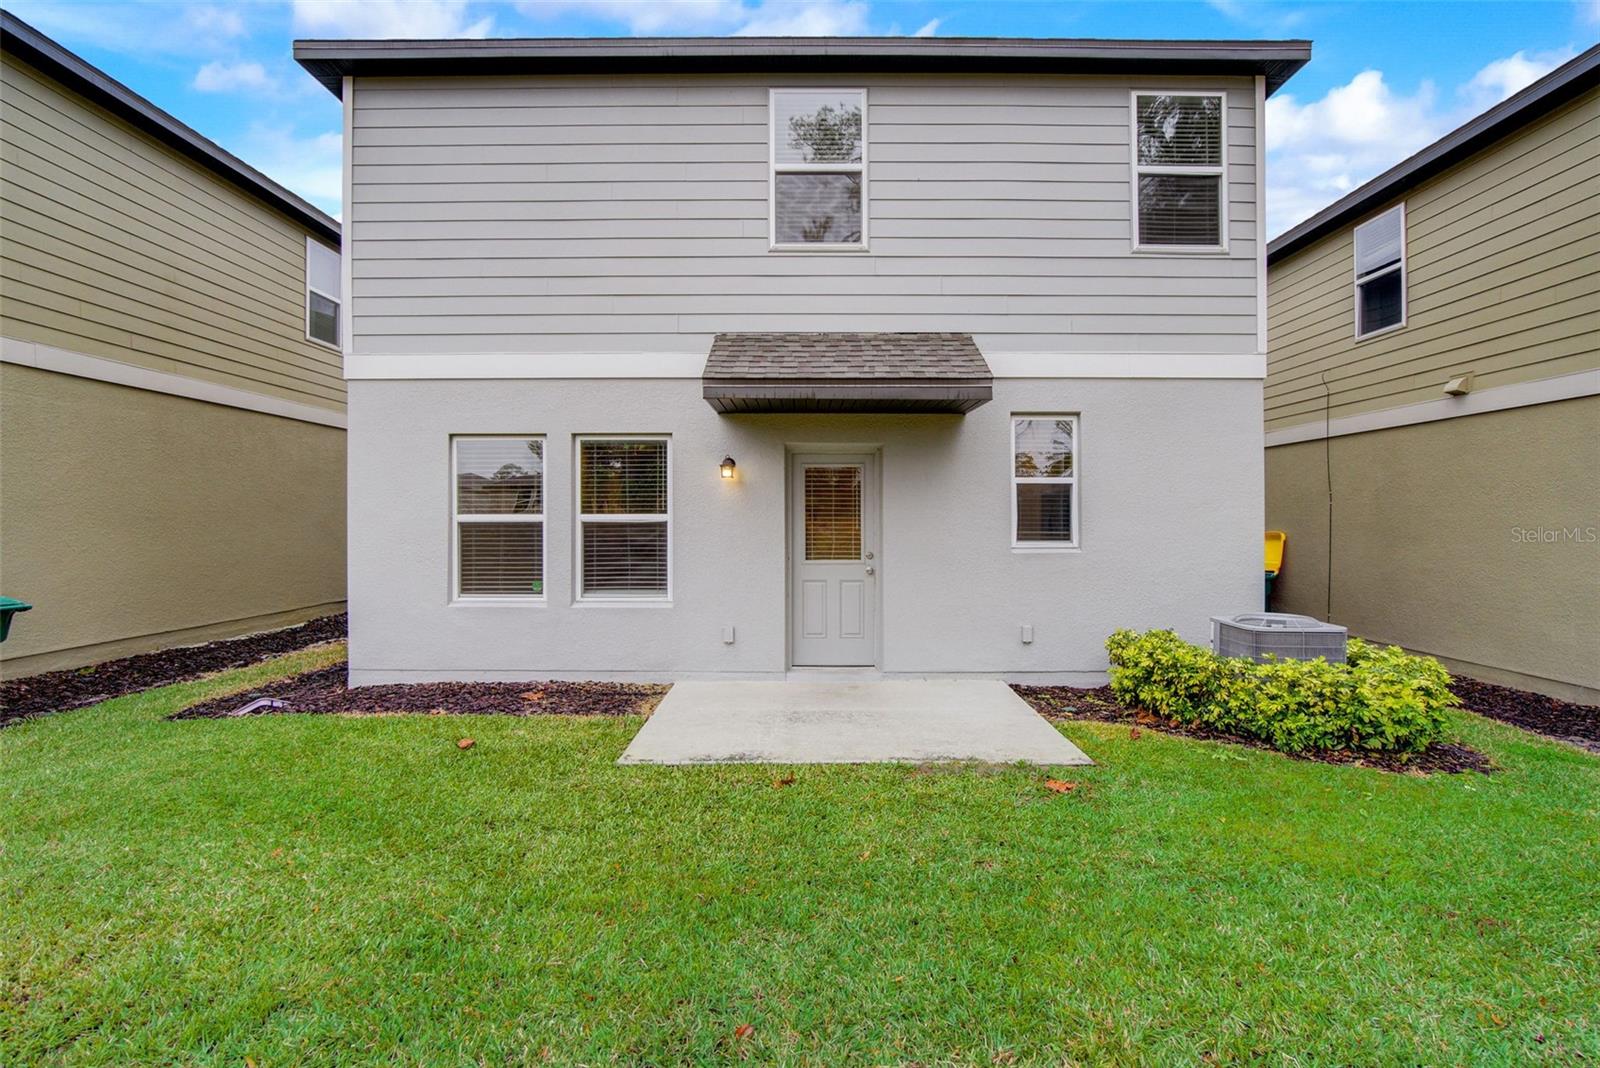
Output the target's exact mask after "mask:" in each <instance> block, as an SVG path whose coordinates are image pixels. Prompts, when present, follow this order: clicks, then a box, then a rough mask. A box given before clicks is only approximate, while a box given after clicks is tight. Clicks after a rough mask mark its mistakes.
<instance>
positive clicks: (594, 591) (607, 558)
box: [578, 438, 671, 598]
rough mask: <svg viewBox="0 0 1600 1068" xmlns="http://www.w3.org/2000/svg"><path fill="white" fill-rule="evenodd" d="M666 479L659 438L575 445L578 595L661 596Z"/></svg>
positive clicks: (667, 509) (667, 510) (664, 449)
mask: <svg viewBox="0 0 1600 1068" xmlns="http://www.w3.org/2000/svg"><path fill="white" fill-rule="evenodd" d="M668 477H669V476H668V450H667V441H666V439H665V438H616V439H585V440H581V441H580V442H579V446H578V512H579V534H580V539H581V542H582V545H581V550H580V559H581V571H580V576H581V577H580V587H579V588H580V593H581V594H582V595H584V596H597V597H623V598H625V597H637V598H658V597H665V596H667V593H668V574H667V572H668V559H669V557H668V549H669V537H670V529H669V528H670V522H671V517H670V501H669V484H668Z"/></svg>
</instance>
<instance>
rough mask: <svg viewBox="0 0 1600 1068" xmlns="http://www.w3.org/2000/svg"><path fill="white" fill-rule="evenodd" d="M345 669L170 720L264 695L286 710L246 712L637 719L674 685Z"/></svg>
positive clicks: (206, 714)
mask: <svg viewBox="0 0 1600 1068" xmlns="http://www.w3.org/2000/svg"><path fill="white" fill-rule="evenodd" d="M345 667H346V665H344V664H335V665H334V666H333V667H328V668H323V669H322V670H321V671H312V672H309V673H307V674H305V675H296V676H294V677H292V678H287V679H283V680H281V681H279V682H275V683H272V684H271V685H268V686H263V687H261V688H259V689H256V690H250V691H247V692H245V693H236V694H232V695H231V696H228V697H218V698H214V699H213V700H210V701H204V702H202V703H200V704H197V705H190V706H189V707H188V708H185V709H182V710H181V711H179V712H175V713H173V714H172V715H171V716H169V717H167V718H168V719H227V718H231V717H234V716H237V715H240V711H239V710H240V709H241V708H243V707H244V706H246V705H248V704H250V703H251V702H253V701H256V700H258V699H260V698H273V699H275V700H279V701H282V702H283V703H284V704H283V707H281V708H272V707H264V708H258V709H255V710H253V711H251V712H247V713H244V714H245V715H251V716H257V715H273V714H282V713H286V712H289V713H294V712H309V713H323V714H326V713H330V712H331V713H341V714H346V715H393V714H399V713H416V712H422V713H427V714H431V715H472V716H571V715H579V716H631V715H636V714H642V713H645V712H649V711H651V710H652V709H654V708H655V706H656V703H657V702H658V701H660V700H661V697H662V695H663V694H665V693H666V692H667V689H668V687H666V686H656V685H650V684H646V683H621V682H412V683H405V684H403V685H398V686H358V687H356V688H355V689H353V690H352V689H350V688H349V687H348V686H346V685H345Z"/></svg>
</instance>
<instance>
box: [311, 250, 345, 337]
mask: <svg viewBox="0 0 1600 1068" xmlns="http://www.w3.org/2000/svg"><path fill="white" fill-rule="evenodd" d="M342 273H343V270H342V268H341V267H340V266H339V250H338V249H333V248H329V247H328V246H327V245H324V244H323V243H322V242H320V241H318V240H316V239H315V238H310V237H308V238H306V337H308V338H310V339H311V340H312V341H320V342H322V343H323V344H324V345H332V346H333V347H334V348H338V347H339V305H340V304H341V302H342V301H341V298H340V295H339V292H340V290H339V276H340V275H341V274H342Z"/></svg>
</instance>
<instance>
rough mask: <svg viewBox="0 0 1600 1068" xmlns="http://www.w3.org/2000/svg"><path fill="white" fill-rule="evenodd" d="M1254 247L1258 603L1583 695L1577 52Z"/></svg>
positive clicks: (1590, 546)
mask: <svg viewBox="0 0 1600 1068" xmlns="http://www.w3.org/2000/svg"><path fill="white" fill-rule="evenodd" d="M1267 256H1268V263H1269V273H1270V287H1271V312H1270V315H1271V319H1272V351H1271V358H1270V364H1269V374H1268V376H1267V384H1266V404H1267V407H1266V429H1267V521H1268V523H1269V525H1270V526H1272V527H1275V528H1279V529H1283V530H1285V531H1287V532H1288V534H1289V552H1288V563H1287V567H1286V568H1285V570H1284V574H1283V577H1282V578H1281V579H1280V580H1279V583H1278V586H1277V589H1276V590H1275V591H1274V601H1275V604H1274V607H1279V608H1282V609H1284V610H1287V611H1294V612H1304V613H1307V614H1310V615H1316V616H1324V615H1331V617H1332V618H1333V619H1334V620H1336V621H1337V622H1340V623H1344V624H1346V625H1347V626H1349V627H1350V629H1351V632H1352V633H1358V634H1362V635H1364V636H1367V637H1370V638H1374V639H1378V640H1381V641H1387V642H1395V643H1397V644H1400V645H1404V646H1407V647H1409V648H1412V649H1416V650H1419V651H1421V652H1426V653H1431V654H1433V655H1434V656H1438V657H1441V658H1442V659H1444V661H1445V663H1446V664H1447V665H1448V666H1449V667H1450V668H1451V669H1452V670H1454V671H1460V672H1462V673H1465V674H1469V675H1475V676H1479V677H1482V678H1486V679H1489V680H1491V681H1494V682H1500V683H1506V684H1510V685H1514V686H1520V687H1524V688H1527V689H1533V690H1539V691H1543V692H1546V693H1550V694H1553V695H1555V696H1558V697H1565V698H1568V699H1576V700H1583V701H1594V700H1597V699H1600V473H1597V472H1600V47H1595V48H1591V49H1589V50H1588V51H1587V52H1584V53H1583V54H1582V55H1580V56H1577V57H1576V58H1574V59H1573V60H1572V61H1571V62H1569V63H1567V64H1565V65H1563V66H1562V67H1560V68H1558V69H1557V70H1554V71H1552V72H1551V73H1550V74H1549V75H1548V76H1546V77H1545V78H1542V79H1540V80H1539V81H1537V82H1535V83H1534V84H1532V85H1530V86H1528V87H1527V88H1526V89H1524V90H1522V91H1521V92H1519V93H1517V94H1516V95H1514V96H1512V97H1510V98H1509V99H1507V100H1506V101H1504V102H1503V103H1501V104H1498V105H1496V106H1495V107H1493V108H1491V109H1489V110H1488V111H1486V112H1484V113H1483V114H1482V115H1479V116H1478V117H1476V118H1474V119H1473V120H1472V121H1471V122H1468V123H1467V124H1465V125H1464V126H1462V127H1460V128H1459V129H1457V130H1454V131H1452V132H1451V133H1449V134H1447V135H1446V136H1445V137H1443V138H1442V139H1440V140H1439V141H1438V142H1436V143H1435V144H1432V145H1430V146H1428V147H1427V148H1425V149H1423V150H1422V151H1421V152H1419V153H1417V154H1416V155H1415V156H1413V157H1411V158H1410V159H1407V160H1405V161H1403V162H1401V163H1399V164H1397V165H1396V166H1395V167H1394V168H1393V169H1391V170H1389V171H1388V172H1386V173H1384V174H1381V175H1379V176H1378V177H1377V178H1374V179H1373V180H1372V181H1371V182H1368V183H1367V184H1365V185H1363V186H1361V187H1360V188H1358V189H1354V190H1352V191H1351V192H1350V193H1349V194H1348V195H1347V196H1345V197H1343V198H1341V199H1340V200H1338V201H1336V202H1335V203H1333V204H1331V205H1329V206H1328V207H1327V208H1326V209H1324V210H1323V211H1320V212H1318V213H1317V214H1316V215H1314V216H1312V217H1311V218H1309V219H1307V220H1306V221H1305V222H1303V223H1301V224H1300V225H1299V226H1296V227H1294V228H1293V229H1292V230H1289V231H1288V232H1287V233H1285V234H1283V235H1282V236H1280V237H1278V238H1277V239H1276V240H1274V241H1273V242H1272V243H1271V245H1270V246H1268V253H1267Z"/></svg>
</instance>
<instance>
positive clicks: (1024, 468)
mask: <svg viewBox="0 0 1600 1068" xmlns="http://www.w3.org/2000/svg"><path fill="white" fill-rule="evenodd" d="M1043 422H1044V420H1042V419H1026V420H1023V421H1022V422H1021V423H1020V424H1019V426H1018V432H1017V475H1018V477H1020V478H1061V477H1063V476H1066V475H1070V474H1072V421H1071V420H1070V419H1056V420H1053V421H1052V423H1051V426H1050V430H1049V431H1048V434H1049V438H1048V441H1047V442H1037V441H1034V440H1027V439H1034V438H1036V435H1037V433H1038V431H1037V429H1036V428H1038V427H1040V426H1041V425H1042V424H1043ZM1041 446H1042V448H1041Z"/></svg>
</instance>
